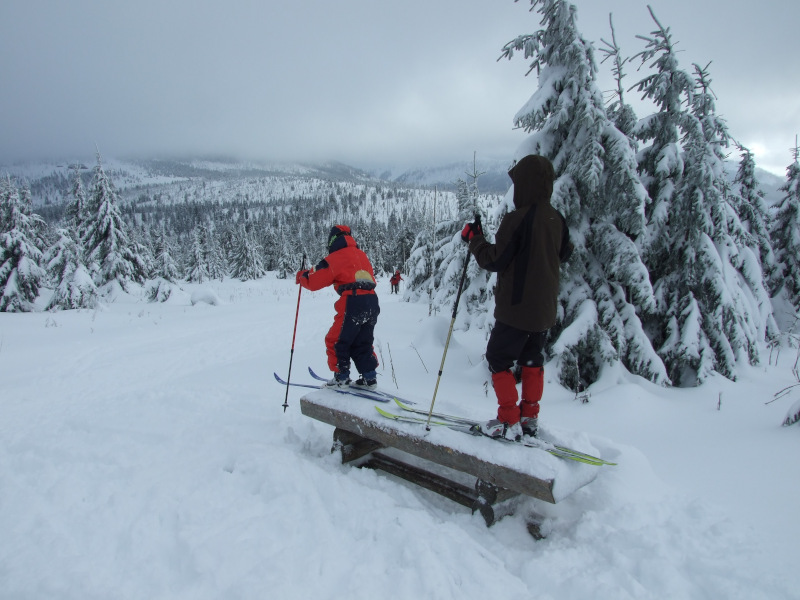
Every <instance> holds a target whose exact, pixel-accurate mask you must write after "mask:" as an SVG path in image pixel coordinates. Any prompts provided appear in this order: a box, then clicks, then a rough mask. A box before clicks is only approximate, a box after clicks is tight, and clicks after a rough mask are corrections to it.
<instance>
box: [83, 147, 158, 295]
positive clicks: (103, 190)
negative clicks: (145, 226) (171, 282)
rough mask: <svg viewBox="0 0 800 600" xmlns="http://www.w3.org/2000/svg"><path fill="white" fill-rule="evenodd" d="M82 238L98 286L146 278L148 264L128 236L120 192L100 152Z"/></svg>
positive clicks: (140, 280)
mask: <svg viewBox="0 0 800 600" xmlns="http://www.w3.org/2000/svg"><path fill="white" fill-rule="evenodd" d="M81 241H82V244H83V248H84V252H85V256H86V260H87V263H88V264H89V265H90V268H91V269H92V271H93V272H92V276H93V278H94V281H95V283H96V284H97V285H98V286H102V285H105V284H107V283H109V282H111V281H117V282H118V283H119V284H120V286H121V287H122V289H126V287H127V285H128V284H129V283H130V282H136V283H142V282H143V281H144V277H145V275H146V273H147V266H146V264H145V261H144V260H143V258H142V257H141V256H140V255H139V254H138V253H137V251H136V245H135V244H133V243H131V240H130V237H129V236H128V232H127V227H126V225H125V221H123V219H122V214H121V212H120V209H119V199H118V197H117V192H116V190H115V189H114V185H113V184H112V182H111V180H110V179H109V178H108V176H107V175H106V172H105V170H104V169H103V163H102V160H101V158H100V153H99V152H98V153H97V165H96V166H95V168H94V176H93V179H92V190H91V196H90V199H89V205H88V207H87V222H86V227H85V231H84V232H83V236H82V239H81Z"/></svg>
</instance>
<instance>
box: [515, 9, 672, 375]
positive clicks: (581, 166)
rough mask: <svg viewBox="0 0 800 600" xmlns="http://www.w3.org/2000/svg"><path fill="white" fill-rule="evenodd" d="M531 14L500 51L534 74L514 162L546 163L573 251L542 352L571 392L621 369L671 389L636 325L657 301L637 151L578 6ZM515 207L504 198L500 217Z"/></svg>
mask: <svg viewBox="0 0 800 600" xmlns="http://www.w3.org/2000/svg"><path fill="white" fill-rule="evenodd" d="M531 5H532V7H533V8H534V9H536V10H537V11H538V12H539V13H540V14H541V15H542V18H541V25H542V26H543V29H541V30H539V31H537V32H536V33H534V34H532V35H525V36H520V37H518V38H517V39H516V40H513V41H512V42H510V43H509V44H507V45H506V46H505V48H504V49H503V56H506V57H508V58H511V57H512V56H513V54H514V52H515V51H523V52H524V55H525V57H526V58H532V59H533V62H532V64H531V68H530V71H532V70H534V69H536V70H537V72H538V75H539V86H538V89H537V91H536V92H535V93H534V94H533V96H532V97H531V99H530V100H529V101H528V102H527V103H526V104H525V105H524V106H523V108H522V109H521V110H520V111H519V112H518V113H517V115H516V116H515V119H514V121H515V124H516V125H517V126H518V127H521V128H523V129H525V130H526V131H527V132H529V133H531V135H530V136H529V137H528V139H527V140H526V141H525V142H524V143H523V144H522V145H521V146H520V147H519V148H518V149H517V151H516V157H517V158H522V157H523V156H525V155H527V154H541V155H544V156H546V157H548V158H549V159H550V160H551V161H552V163H553V166H554V168H555V171H556V182H555V185H554V188H553V196H552V199H551V202H552V204H553V206H555V207H556V208H557V209H558V210H560V211H561V213H562V214H564V216H565V217H566V219H567V223H568V225H569V227H570V235H571V237H572V239H573V241H574V243H575V247H576V251H575V253H574V254H573V257H572V258H571V259H570V261H569V262H568V263H567V264H565V265H562V278H561V293H560V296H559V303H560V309H559V322H558V323H557V325H556V326H555V327H554V329H553V331H552V332H551V333H552V334H553V335H551V343H550V344H549V348H548V350H549V352H550V353H551V355H553V354H554V355H557V356H559V357H560V361H559V364H560V374H559V377H560V379H561V381H562V383H564V384H565V385H567V386H569V387H571V388H573V389H578V388H580V387H581V386H584V385H586V384H588V383H591V382H592V381H594V380H595V379H596V378H597V377H598V376H599V374H600V370H601V368H602V366H603V365H604V364H608V363H612V362H614V361H617V360H620V361H622V363H623V364H624V365H625V366H626V367H627V368H628V369H629V370H630V371H631V372H633V373H636V374H639V375H642V376H643V377H646V378H648V379H650V380H651V381H654V382H658V383H667V382H668V378H667V375H666V371H665V369H664V365H663V363H662V361H661V360H660V358H659V357H658V355H657V354H656V353H655V351H654V350H653V348H652V346H651V343H650V340H649V338H648V336H647V335H646V334H645V331H644V329H643V326H642V322H641V316H642V315H647V314H650V313H651V312H652V311H653V310H654V309H655V299H654V297H653V290H652V288H651V286H650V281H649V278H648V273H647V269H646V268H645V266H644V263H643V261H642V258H641V256H640V245H639V244H640V243H641V239H642V238H643V237H644V233H645V221H644V214H645V207H646V205H647V203H648V202H649V199H648V196H647V193H646V190H645V189H644V187H643V186H642V185H641V183H640V181H639V177H638V173H637V164H636V160H635V152H634V148H635V146H634V145H633V144H632V142H631V140H630V139H629V138H628V137H627V136H626V135H625V134H624V133H623V132H621V131H620V130H619V129H618V128H617V127H616V126H615V124H614V122H612V121H611V120H610V119H609V116H608V114H607V113H606V110H605V107H604V104H603V100H602V94H601V92H600V91H599V89H598V86H597V81H596V73H597V65H596V63H595V59H594V50H593V48H592V46H591V45H590V44H589V43H588V42H587V41H586V40H585V39H584V38H583V37H582V36H581V35H580V33H579V32H578V30H577V25H576V13H577V10H576V8H575V6H574V5H572V4H571V3H570V2H567V1H565V0H531ZM530 71H529V72H530ZM512 199H513V195H512V194H511V192H509V194H507V195H506V200H505V202H504V206H505V207H506V209H509V208H511V203H512ZM553 339H554V340H555V341H553Z"/></svg>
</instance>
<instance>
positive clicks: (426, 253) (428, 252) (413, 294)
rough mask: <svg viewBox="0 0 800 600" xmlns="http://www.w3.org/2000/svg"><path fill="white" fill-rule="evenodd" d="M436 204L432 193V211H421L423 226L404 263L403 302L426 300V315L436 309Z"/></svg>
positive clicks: (435, 193)
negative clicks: (434, 299)
mask: <svg viewBox="0 0 800 600" xmlns="http://www.w3.org/2000/svg"><path fill="white" fill-rule="evenodd" d="M437 202H438V193H437V192H436V191H434V197H433V206H432V210H431V211H428V210H423V215H424V221H423V223H424V224H423V226H422V227H421V228H420V230H419V231H418V232H417V235H416V238H415V240H414V245H413V246H412V248H411V253H410V254H409V257H408V260H407V261H406V273H407V276H406V291H405V292H404V293H403V300H404V301H406V302H416V301H422V300H426V301H427V302H428V315H431V314H433V312H434V310H435V308H436V307H435V306H434V303H433V295H434V290H435V289H436V285H437V277H438V270H437V268H436V264H435V251H436V231H437V228H438V226H437V224H436V219H435V215H436V205H437Z"/></svg>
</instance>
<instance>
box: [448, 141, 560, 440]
mask: <svg viewBox="0 0 800 600" xmlns="http://www.w3.org/2000/svg"><path fill="white" fill-rule="evenodd" d="M508 175H509V177H511V181H512V182H513V183H514V206H515V209H514V210H513V211H511V212H510V213H508V214H507V215H506V216H505V217H503V220H502V222H501V223H500V227H499V228H498V230H497V235H496V236H495V243H494V244H491V243H489V242H488V241H487V240H486V238H485V237H484V236H483V231H482V230H481V227H480V224H479V223H478V222H477V221H476V223H472V224H467V226H466V227H465V228H464V231H463V232H462V238H463V239H464V240H465V241H468V242H469V248H470V252H472V254H473V255H474V256H475V259H476V260H477V262H478V264H479V265H480V266H481V267H483V268H484V269H487V270H489V271H496V272H497V287H496V289H495V311H494V317H495V325H494V327H493V328H492V332H491V334H490V336H489V342H488V344H487V346H486V361H487V362H488V363H489V370H490V371H491V373H492V385H493V387H494V390H495V394H496V395H497V402H498V409H497V419H493V420H491V421H489V422H488V423H486V424H485V425H484V426H483V427H482V429H481V431H482V432H483V433H484V434H486V435H491V436H493V437H494V436H500V435H503V436H506V437H508V438H510V439H516V438H519V437H521V436H522V435H523V434H525V435H534V436H535V435H536V432H537V430H538V416H539V400H540V399H541V397H542V392H543V389H544V366H543V365H544V346H545V342H546V340H547V332H548V330H549V329H550V328H551V327H552V326H553V325H555V322H556V315H557V309H558V287H559V278H560V269H561V262H562V261H565V260H567V259H568V258H569V255H570V254H571V252H572V244H571V243H570V241H569V229H568V228H567V223H566V220H565V219H564V217H563V216H562V215H561V213H559V212H558V211H557V210H556V209H555V208H553V207H552V206H551V204H550V196H551V195H552V193H553V183H554V180H555V172H554V170H553V165H552V164H551V163H550V161H549V160H548V159H547V158H545V157H544V156H536V155H529V156H526V157H525V158H523V159H522V160H520V161H519V162H518V163H516V164H515V165H514V167H512V169H511V170H509V172H508ZM515 363H516V364H517V365H518V366H520V367H521V375H522V401H521V402H520V404H519V405H517V401H518V395H517V388H516V379H515V377H514V375H513V373H512V372H511V367H513V366H514V364H515Z"/></svg>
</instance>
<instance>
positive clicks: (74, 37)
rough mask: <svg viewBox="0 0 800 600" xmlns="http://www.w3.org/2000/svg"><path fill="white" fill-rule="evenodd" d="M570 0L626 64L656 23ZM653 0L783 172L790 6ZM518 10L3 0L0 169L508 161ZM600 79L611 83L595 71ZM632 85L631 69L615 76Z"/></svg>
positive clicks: (725, 104) (521, 16)
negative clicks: (96, 160)
mask: <svg viewBox="0 0 800 600" xmlns="http://www.w3.org/2000/svg"><path fill="white" fill-rule="evenodd" d="M576 4H577V5H578V17H579V27H580V30H581V32H582V33H583V34H584V36H585V37H586V38H587V39H589V40H590V41H593V42H594V43H595V45H596V46H597V45H599V43H600V38H601V37H605V38H608V37H609V28H608V13H609V12H613V13H614V23H615V27H616V30H617V40H618V42H619V43H620V45H621V46H622V47H623V51H624V52H625V53H626V54H630V55H632V54H635V53H636V52H638V51H639V50H641V49H642V48H643V42H641V41H640V40H637V39H636V38H635V36H636V34H647V33H649V32H650V31H651V30H652V29H653V23H652V20H651V19H650V16H649V14H648V12H647V8H646V6H645V4H644V3H642V4H641V5H639V6H636V7H631V4H632V3H631V2H630V1H629V0H607V1H604V2H601V1H599V0H578V1H577V2H576ZM650 4H651V5H652V6H653V7H654V10H655V12H656V14H657V16H658V17H659V19H660V20H661V22H662V23H663V24H664V25H666V26H669V27H671V29H672V31H673V34H674V36H675V39H676V40H677V41H678V42H679V46H678V47H679V48H680V49H682V50H683V52H682V54H681V55H680V60H681V65H682V67H683V68H685V69H687V70H690V69H691V64H692V63H693V62H697V63H699V64H702V65H705V64H706V63H708V62H709V61H713V62H712V65H711V69H710V70H711V75H712V78H713V87H714V89H715V91H716V93H717V95H718V97H719V100H718V105H717V108H718V110H719V112H720V113H722V114H723V115H724V116H725V117H726V118H727V119H728V123H729V126H730V129H731V133H732V134H733V135H734V137H736V138H737V139H739V140H740V141H741V142H742V143H744V144H745V145H748V146H750V147H751V149H753V150H754V151H756V157H757V160H758V162H759V164H760V165H761V166H764V167H767V168H770V169H772V170H773V171H777V172H779V173H782V172H783V169H784V168H785V166H786V165H788V164H789V162H790V155H789V152H788V148H789V147H790V146H791V145H792V144H793V143H794V135H795V133H796V132H797V131H798V130H800V114H798V113H799V112H800V109H799V108H798V104H799V103H798V100H797V99H798V98H800V93H798V92H800V89H798V88H799V87H800V82H799V81H798V79H797V78H796V77H793V76H792V75H793V69H792V66H793V63H794V62H795V61H794V58H793V54H792V50H793V48H792V41H793V36H794V34H795V31H793V29H794V28H796V24H797V23H798V22H800V5H797V3H791V2H790V3H785V2H777V1H776V0H770V1H767V2H764V3H761V5H759V6H758V7H757V8H756V7H753V6H752V5H751V4H750V3H747V4H745V2H743V1H741V0H740V1H726V0H694V1H693V2H689V1H686V0H672V1H667V0H653V1H652V2H650ZM528 8H529V4H528V3H527V2H525V1H520V2H518V3H514V2H511V1H510V0H509V1H498V0H436V1H435V2H430V1H429V0H407V1H406V2H403V3H385V2H375V1H374V0H341V1H340V2H328V1H323V0H305V1H304V2H295V1H294V0H280V1H274V0H273V1H257V0H252V1H245V0H234V1H232V2H225V3H222V2H209V1H190V0H169V1H166V2H165V1H154V0H137V2H126V3H122V2H102V1H90V0H74V1H73V2H69V3H66V2H58V1H55V0H52V1H45V0H4V1H3V2H2V3H0V81H2V89H3V94H2V95H1V97H0V160H3V161H9V160H15V159H21V158H31V157H44V156H50V157H77V156H89V155H91V154H92V152H93V151H94V147H95V144H97V145H98V146H99V147H100V149H101V151H102V152H103V153H104V154H108V155H111V156H123V155H128V156H129V155H166V154H180V153H204V154H208V153H211V154H233V155H239V156H242V157H251V158H273V159H274V158H290V159H317V158H337V159H340V160H345V161H350V162H356V163H362V164H363V163H366V162H372V163H379V162H385V163H389V162H392V163H403V162H405V163H412V162H420V161H424V160H450V159H455V160H462V159H465V158H466V159H469V158H471V156H472V152H473V151H477V152H478V153H479V154H480V155H484V156H499V157H505V156H510V155H511V154H512V153H513V150H514V148H515V147H516V146H517V145H518V144H519V143H520V142H521V141H522V140H523V139H524V137H525V134H524V133H523V132H521V131H513V130H512V119H513V116H514V114H515V113H516V112H517V110H518V109H519V108H520V107H521V106H522V105H523V104H524V103H525V101H526V100H527V99H528V98H529V97H530V95H531V94H532V93H533V91H534V90H535V88H536V80H535V77H534V76H528V77H525V76H524V74H525V72H526V71H527V68H528V65H527V63H526V62H525V60H524V59H523V58H522V57H519V58H515V59H514V60H513V61H505V60H503V61H500V62H497V58H498V56H499V54H500V48H501V47H502V46H503V44H505V43H506V42H508V41H510V40H511V39H513V38H514V37H516V36H517V35H520V34H523V33H529V32H532V31H534V30H536V29H537V28H538V26H539V18H538V15H536V14H532V13H529V12H528ZM598 58H599V57H598ZM600 70H601V84H602V85H603V86H604V87H611V83H610V77H609V76H608V73H607V71H608V69H607V66H606V65H602V66H601V67H600ZM641 75H642V73H641V72H640V73H637V72H636V71H635V69H634V68H633V66H631V67H629V72H628V78H627V79H626V83H627V82H630V84H631V85H632V84H633V83H634V82H635V81H636V80H637V79H638V78H639V77H640V76H641ZM629 100H631V101H635V100H636V98H635V97H634V93H633V92H631V93H630V94H629ZM637 108H638V107H637ZM642 110H644V111H646V110H647V107H643V108H642ZM644 114H646V112H640V116H643V115H644Z"/></svg>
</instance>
